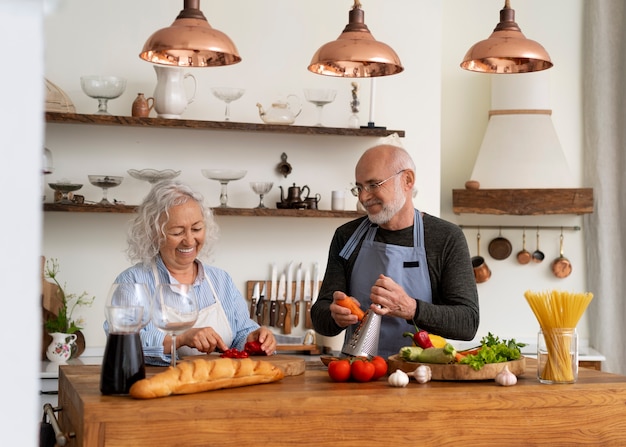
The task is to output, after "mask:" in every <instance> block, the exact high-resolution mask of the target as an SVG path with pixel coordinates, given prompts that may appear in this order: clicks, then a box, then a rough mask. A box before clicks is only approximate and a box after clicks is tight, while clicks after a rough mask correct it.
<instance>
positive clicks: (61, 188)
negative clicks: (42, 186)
mask: <svg viewBox="0 0 626 447" xmlns="http://www.w3.org/2000/svg"><path fill="white" fill-rule="evenodd" d="M48 186H49V187H50V188H52V189H54V190H55V191H58V192H60V193H61V198H60V199H59V200H55V201H54V203H58V204H60V205H71V204H73V203H74V202H72V201H71V200H70V197H69V193H71V192H74V191H78V190H79V189H80V188H82V187H83V185H82V184H79V183H68V182H57V183H48Z"/></svg>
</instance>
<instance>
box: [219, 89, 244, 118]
mask: <svg viewBox="0 0 626 447" xmlns="http://www.w3.org/2000/svg"><path fill="white" fill-rule="evenodd" d="M211 92H212V93H213V96H215V97H216V98H217V99H219V100H220V101H224V102H225V103H226V111H225V112H224V121H230V103H231V102H233V101H237V100H238V99H239V98H241V97H242V96H243V94H244V93H245V92H246V91H245V90H244V89H242V88H236V87H214V88H212V89H211Z"/></svg>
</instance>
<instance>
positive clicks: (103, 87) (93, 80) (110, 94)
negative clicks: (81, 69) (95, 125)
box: [80, 75, 126, 115]
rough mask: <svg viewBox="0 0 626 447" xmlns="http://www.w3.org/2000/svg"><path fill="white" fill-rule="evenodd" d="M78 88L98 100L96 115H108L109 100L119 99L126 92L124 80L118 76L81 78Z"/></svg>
mask: <svg viewBox="0 0 626 447" xmlns="http://www.w3.org/2000/svg"><path fill="white" fill-rule="evenodd" d="M80 87H81V88H82V89H83V92H85V94H86V95H87V96H89V97H90V98H94V99H97V100H98V111H97V112H96V113H95V114H96V115H110V113H109V112H108V109H107V107H108V101H109V99H115V98H119V97H120V96H121V95H122V93H124V90H126V79H124V78H120V77H118V76H97V75H92V76H81V78H80Z"/></svg>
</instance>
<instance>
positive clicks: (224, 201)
mask: <svg viewBox="0 0 626 447" xmlns="http://www.w3.org/2000/svg"><path fill="white" fill-rule="evenodd" d="M247 172H248V171H244V170H240V169H202V175H204V176H205V177H206V178H208V179H209V180H215V181H218V182H220V185H221V189H220V207H221V208H228V183H229V182H232V181H235V180H239V179H241V178H243V177H244V176H245V175H246V173H247Z"/></svg>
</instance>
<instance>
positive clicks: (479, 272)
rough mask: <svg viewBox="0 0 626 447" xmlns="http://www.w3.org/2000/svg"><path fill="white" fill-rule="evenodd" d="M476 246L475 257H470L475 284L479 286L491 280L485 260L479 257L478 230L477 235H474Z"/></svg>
mask: <svg viewBox="0 0 626 447" xmlns="http://www.w3.org/2000/svg"><path fill="white" fill-rule="evenodd" d="M476 245H477V249H476V256H473V257H472V267H473V268H474V278H475V279H476V283H477V284H480V283H482V282H486V281H487V280H488V279H489V278H491V270H489V267H488V266H487V263H486V262H485V259H484V258H483V257H482V256H481V255H480V230H478V234H477V235H476Z"/></svg>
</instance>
